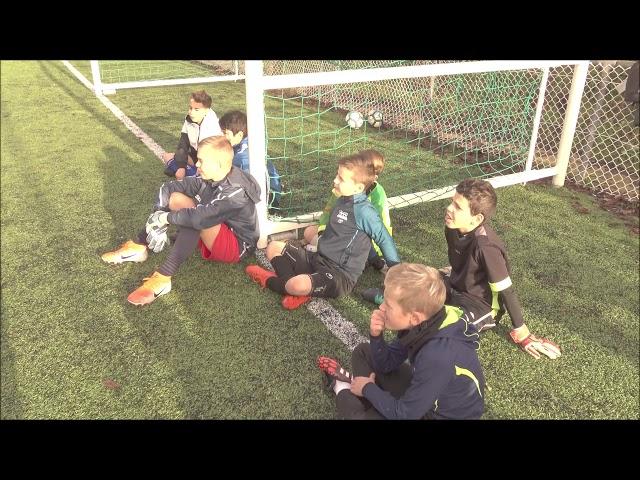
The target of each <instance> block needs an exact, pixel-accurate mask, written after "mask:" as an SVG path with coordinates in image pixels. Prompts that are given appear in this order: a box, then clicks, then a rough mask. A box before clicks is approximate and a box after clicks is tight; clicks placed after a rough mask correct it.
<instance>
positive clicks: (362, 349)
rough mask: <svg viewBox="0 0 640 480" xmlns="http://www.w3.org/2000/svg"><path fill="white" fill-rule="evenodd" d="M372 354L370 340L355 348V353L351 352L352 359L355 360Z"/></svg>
mask: <svg viewBox="0 0 640 480" xmlns="http://www.w3.org/2000/svg"><path fill="white" fill-rule="evenodd" d="M370 354H371V344H370V343H369V342H363V343H361V344H360V345H358V346H357V347H356V348H354V349H353V353H352V354H351V360H352V361H353V359H354V358H369V357H370ZM352 364H353V363H352Z"/></svg>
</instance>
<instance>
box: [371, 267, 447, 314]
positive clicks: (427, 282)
mask: <svg viewBox="0 0 640 480" xmlns="http://www.w3.org/2000/svg"><path fill="white" fill-rule="evenodd" d="M384 287H385V292H386V291H391V292H393V295H394V297H395V299H396V300H397V302H398V305H400V307H401V308H402V310H403V311H404V313H410V312H422V313H424V314H425V315H426V316H427V318H430V317H431V316H433V315H434V314H435V313H437V312H438V311H439V310H440V309H441V308H442V307H443V305H444V301H445V298H446V297H447V289H446V287H445V285H444V282H443V281H442V277H441V276H440V273H439V272H438V270H436V269H435V268H433V267H427V266H426V265H421V264H419V263H401V264H399V265H395V266H393V267H391V268H390V269H389V271H388V272H387V275H386V277H385V279H384Z"/></svg>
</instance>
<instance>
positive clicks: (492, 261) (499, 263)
mask: <svg viewBox="0 0 640 480" xmlns="http://www.w3.org/2000/svg"><path fill="white" fill-rule="evenodd" d="M481 253H482V263H483V266H484V270H485V272H486V274H487V277H488V278H489V288H491V292H492V293H493V295H494V302H493V304H492V305H491V308H492V309H493V310H494V311H496V313H497V312H498V311H499V310H501V307H502V305H504V306H505V307H506V309H507V312H509V316H510V317H511V323H513V328H518V327H521V326H522V325H523V324H524V318H523V317H522V308H521V307H520V302H519V301H518V296H517V295H516V292H515V291H514V289H513V284H512V282H511V277H510V276H509V270H508V269H507V264H506V262H505V259H504V256H503V255H502V252H501V251H500V250H499V249H498V248H496V247H494V246H490V245H489V246H484V247H482V249H481ZM496 295H497V299H496V298H495V297H496Z"/></svg>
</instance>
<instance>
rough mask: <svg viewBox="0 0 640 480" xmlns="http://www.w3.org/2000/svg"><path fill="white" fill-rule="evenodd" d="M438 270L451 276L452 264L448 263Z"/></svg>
mask: <svg viewBox="0 0 640 480" xmlns="http://www.w3.org/2000/svg"><path fill="white" fill-rule="evenodd" d="M438 271H439V272H440V273H441V274H442V275H444V276H445V277H449V276H451V265H448V266H446V267H442V268H439V269H438Z"/></svg>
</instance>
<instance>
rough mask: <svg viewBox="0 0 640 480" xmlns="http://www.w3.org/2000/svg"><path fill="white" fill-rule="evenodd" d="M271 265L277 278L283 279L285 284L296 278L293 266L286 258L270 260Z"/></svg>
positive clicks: (277, 257) (279, 256) (278, 257)
mask: <svg viewBox="0 0 640 480" xmlns="http://www.w3.org/2000/svg"><path fill="white" fill-rule="evenodd" d="M271 265H272V266H273V269H274V270H275V271H276V274H277V275H278V277H280V278H281V279H283V280H284V281H285V282H286V281H287V280H289V279H290V278H291V277H295V276H296V272H294V271H293V265H291V263H290V262H289V260H288V259H287V257H285V256H284V255H278V256H276V257H273V258H272V259H271Z"/></svg>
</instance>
